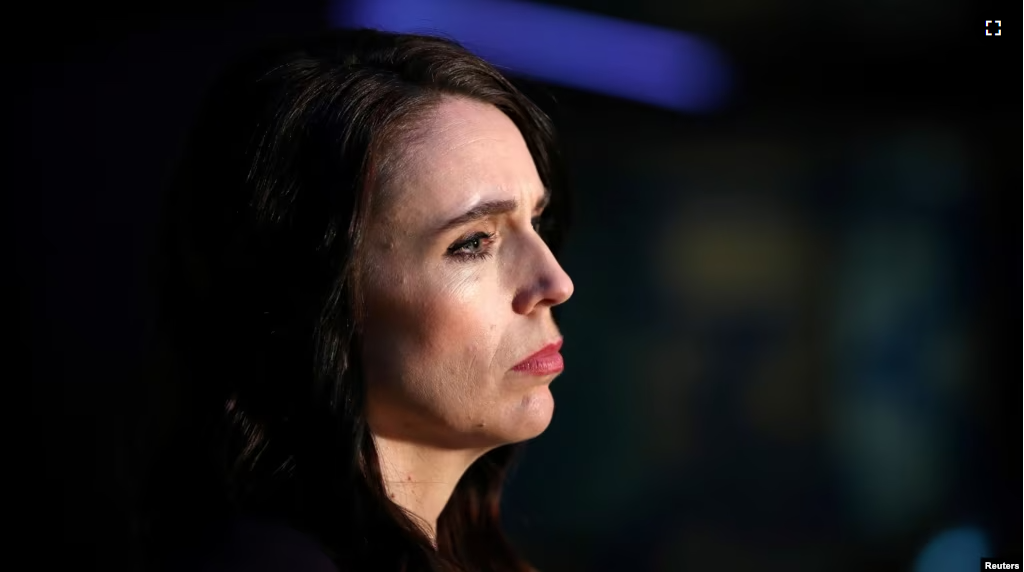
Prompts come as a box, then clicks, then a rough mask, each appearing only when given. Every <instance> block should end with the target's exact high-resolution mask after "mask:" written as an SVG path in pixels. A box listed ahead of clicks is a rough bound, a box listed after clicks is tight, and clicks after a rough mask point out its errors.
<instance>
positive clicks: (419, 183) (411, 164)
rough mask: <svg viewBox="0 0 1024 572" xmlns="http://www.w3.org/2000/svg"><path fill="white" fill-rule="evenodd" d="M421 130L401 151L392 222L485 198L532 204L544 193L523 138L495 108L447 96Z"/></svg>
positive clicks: (391, 185) (393, 181) (391, 186)
mask: <svg viewBox="0 0 1024 572" xmlns="http://www.w3.org/2000/svg"><path fill="white" fill-rule="evenodd" d="M417 131H418V134H417V136H415V137H412V138H410V140H409V141H408V142H407V144H405V145H403V146H402V149H401V150H400V151H399V153H400V157H399V158H398V161H397V162H396V164H395V166H394V171H393V173H392V174H391V176H390V177H389V179H388V182H387V187H388V188H387V189H386V192H385V195H386V196H387V197H388V200H387V202H388V203H389V205H390V207H391V208H386V209H385V210H386V211H388V215H389V218H392V217H394V218H399V219H405V220H407V221H408V222H412V219H423V218H425V217H427V218H429V217H435V218H436V216H437V215H438V213H439V212H442V213H443V212H449V211H453V210H458V209H460V208H462V207H464V206H465V205H467V204H471V203H473V202H476V201H480V200H500V199H516V200H525V201H527V202H529V203H531V204H532V202H534V201H536V200H537V199H538V198H539V197H540V196H542V195H543V192H544V189H543V185H542V183H541V180H540V176H539V175H538V173H537V168H536V165H535V164H534V162H533V157H532V155H531V154H530V151H529V149H528V148H527V146H526V142H525V140H524V139H523V136H522V134H521V133H520V131H519V129H518V128H517V127H516V125H515V123H513V122H512V120H511V119H509V118H508V116H506V115H505V114H504V113H502V112H501V111H500V110H499V109H497V108H496V107H494V106H492V105H489V104H486V103H481V102H477V101H473V100H470V99H466V98H446V99H445V100H443V101H442V103H441V104H439V106H438V108H437V109H436V110H435V111H434V112H433V113H431V114H429V115H427V116H426V117H425V118H424V119H423V123H422V124H421V125H420V126H418V128H417ZM534 194H536V195H537V196H536V197H533V196H532V195H534Z"/></svg>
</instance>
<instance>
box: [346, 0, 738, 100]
mask: <svg viewBox="0 0 1024 572" xmlns="http://www.w3.org/2000/svg"><path fill="white" fill-rule="evenodd" d="M330 19H331V24H332V25H335V26H339V27H348V28H353V27H367V28H375V29H380V30H388V31H393V32H404V33H422V34H435V35H443V36H446V37H449V38H453V39H455V40H457V41H459V42H460V43H462V44H463V45H465V46H466V47H467V48H469V49H470V50H472V51H473V52H475V53H476V54H478V55H480V56H482V57H484V58H485V59H487V60H488V61H490V62H491V63H493V64H495V65H497V66H499V67H501V68H504V69H505V70H506V71H508V72H510V73H513V74H517V75H521V76H526V77H532V78H534V79H537V80H541V81H546V82H550V83H552V84H556V85H562V86H566V87H572V88H577V89H581V90H585V91H592V92H597V93H601V94H605V95H610V96H614V97H620V98H624V99H630V100H634V101H638V102H642V103H646V104H649V105H654V106H657V107H662V108H667V109H671V110H675V111H681V112H706V111H711V110H713V109H715V108H717V107H719V106H721V105H722V104H723V103H724V100H725V97H726V95H727V92H728V88H729V84H730V73H729V66H728V64H727V62H726V59H725V57H724V56H723V54H722V53H721V52H720V51H719V50H718V49H716V48H715V47H714V46H713V45H711V44H710V43H708V42H706V41H704V40H701V39H699V38H697V37H695V36H693V35H690V34H685V33H682V32H676V31H673V30H667V29H664V28H658V27H655V26H649V25H643V24H639V23H635V22H627V21H624V20H618V19H614V18H608V17H603V16H598V15H595V14H587V13H584V12H579V11H574V10H568V9H564V8H556V7H553V6H544V5H540V4H532V3H528V2H514V1H509V0H335V2H334V4H333V5H332V7H331V14H330Z"/></svg>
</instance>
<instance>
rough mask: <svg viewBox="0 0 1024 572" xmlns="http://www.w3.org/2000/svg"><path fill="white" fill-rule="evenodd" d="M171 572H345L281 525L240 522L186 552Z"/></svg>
mask: <svg viewBox="0 0 1024 572" xmlns="http://www.w3.org/2000/svg"><path fill="white" fill-rule="evenodd" d="M169 568H170V572H178V571H181V572H184V571H186V570H189V571H196V572H242V571H245V572H286V571H288V572H290V571H294V572H341V571H339V570H338V568H337V567H336V566H335V565H334V563H333V562H332V561H331V559H330V558H329V557H328V556H327V554H326V553H325V552H324V551H323V549H322V548H321V547H320V545H319V544H318V543H317V542H316V541H315V540H313V539H312V538H310V537H309V536H307V535H305V534H303V533H302V532H300V531H298V530H296V529H294V528H292V527H290V526H288V525H286V524H283V523H280V522H275V521H269V520H260V519H252V518H237V519H232V520H230V521H228V522H225V523H222V524H220V525H218V526H216V527H215V528H213V529H211V531H210V533H208V534H207V535H206V538H205V539H204V541H203V542H202V543H200V544H199V545H197V546H193V547H190V548H189V549H188V550H185V551H182V553H180V554H179V556H178V557H177V558H175V559H174V561H173V562H172V563H171V565H170V567H169Z"/></svg>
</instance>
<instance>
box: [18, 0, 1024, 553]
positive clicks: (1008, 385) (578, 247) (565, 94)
mask: <svg viewBox="0 0 1024 572" xmlns="http://www.w3.org/2000/svg"><path fill="white" fill-rule="evenodd" d="M551 3H556V4H560V5H563V6H568V7H573V8H578V9H583V10H588V11H592V12H596V13H601V14H605V15H610V16H614V17H619V18H623V19H630V20H635V21H640V22H648V23H654V24H657V25H659V26H664V27H674V28H677V29H680V30H685V31H687V32H693V33H697V34H700V35H701V36H703V37H704V38H706V39H708V40H709V41H711V42H712V43H714V44H715V45H716V46H717V47H718V48H719V49H721V50H722V51H723V52H724V53H725V54H727V56H728V58H729V60H730V62H731V65H732V71H733V74H734V77H735V79H736V84H735V86H734V89H733V91H732V93H731V96H730V98H729V100H728V101H727V102H723V105H722V106H721V108H720V109H719V110H717V111H714V112H709V113H703V114H686V113H676V112H668V111H664V110H659V109H655V108H652V107H646V106H643V105H640V104H635V103H629V102H626V101H621V100H616V99H612V98H606V97H602V96H599V95H594V94H589V93H584V92H580V91H574V90H569V89H563V88H558V87H556V86H546V85H539V84H537V83H528V82H526V83H524V87H525V89H527V90H528V91H529V92H530V93H531V94H534V95H536V96H537V98H538V100H539V101H540V102H541V104H542V106H543V107H545V108H546V109H547V110H548V111H549V112H550V113H551V114H552V116H553V117H554V118H555V120H556V123H557V126H558V127H559V129H560V131H561V133H562V135H563V138H564V142H565V147H566V152H567V156H568V158H569V161H570V163H569V164H570V168H571V172H572V174H573V179H574V183H575V193H576V195H577V199H578V216H577V225H576V227H575V228H574V233H573V235H572V238H571V240H570V243H569V246H568V248H567V251H566V252H565V254H564V257H563V260H564V265H565V268H566V270H567V271H568V272H569V274H570V276H572V277H573V280H574V282H575V285H576V294H575V296H574V298H573V300H572V301H570V303H568V304H567V305H566V307H565V311H564V314H563V316H564V317H563V329H564V333H565V335H566V345H565V349H564V354H565V355H566V359H567V364H568V368H567V371H566V373H565V374H564V375H563V376H562V377H560V378H559V380H558V381H557V382H556V384H555V385H554V386H553V391H554V392H555V396H556V400H557V402H558V413H557V415H556V416H555V421H554V422H553V423H552V426H551V427H550V429H549V430H548V432H547V433H545V434H544V435H543V436H542V437H540V438H539V439H537V440H536V441H535V442H534V443H532V444H531V445H530V447H529V449H528V452H527V455H526V457H525V458H524V460H523V463H522V465H521V466H520V468H519V469H518V472H517V473H516V475H515V477H514V478H513V480H512V481H511V483H510V488H509V493H508V500H509V509H508V513H509V519H510V528H511V530H512V531H513V533H514V534H515V536H516V537H517V539H518V540H519V541H520V544H521V545H522V546H523V548H524V550H525V551H526V552H527V554H528V555H529V556H530V557H531V558H532V559H533V561H534V562H535V563H536V564H537V565H538V566H539V567H540V568H541V569H543V570H546V571H559V570H561V571H573V570H587V571H605V570H608V571H611V570H616V571H618V570H659V571H660V570H666V571H675V570H713V569H726V570H754V569H757V570H818V569H826V568H827V569H831V570H908V571H909V570H915V571H916V570H925V569H927V570H940V569H941V570H961V569H963V570H973V569H976V568H975V567H976V566H977V562H978V561H977V558H978V557H980V556H1019V555H1020V553H1021V537H1022V535H1021V533H1022V531H1021V522H1022V515H1021V506H1022V498H1021V490H1022V489H1020V488H1017V487H1019V486H1021V483H1022V478H1021V458H1020V452H1021V450H1022V449H1021V444H1020V441H1019V440H1018V435H1020V433H1019V430H1020V428H1021V425H1022V424H1021V406H1020V403H1021V401H1018V399H1019V395H1020V394H1019V393H1018V390H1019V388H1020V387H1021V386H1020V385H1019V384H1020V381H1019V380H1020V378H1018V377H1017V375H1019V370H1017V369H1016V367H1017V365H1016V363H1017V362H1016V356H1017V354H1016V343H1017V340H1018V338H1017V332H1018V331H1017V330H1016V328H1017V325H1016V321H1015V320H1011V319H1010V316H1012V315H1016V308H1017V303H1016V289H1017V288H1018V287H1019V286H1020V278H1019V277H1020V276H1021V275H1020V274H1017V272H1018V270H1017V266H1016V261H1017V260H1019V259H1018V258H1016V257H1017V256H1018V254H1017V253H1018V252H1019V251H1018V250H1017V247H1016V246H1013V247H1012V248H1011V245H1015V244H1017V243H1016V237H1017V233H1018V232H1020V228H1021V227H1020V226H1018V222H1017V221H1018V219H1017V218H1016V210H1015V209H1016V208H1017V204H1018V201H1017V199H1018V197H1020V196H1021V195H1020V193H1021V188H1022V181H1021V178H1020V171H1018V170H1017V169H1018V168H1019V167H1020V164H1019V163H1017V162H1016V160H1017V156H1018V155H1017V153H1018V152H1020V151H1021V148H1020V147H1019V146H1018V143H1017V140H1016V136H1017V135H1016V127H1011V126H1013V125H1016V121H1018V120H1019V119H1020V115H1019V112H1018V110H1017V107H1016V105H1017V104H1016V93H1017V89H1019V86H1020V85H1021V83H1020V79H1021V77H1020V75H1019V72H1018V71H1017V70H1020V69H1021V68H1018V67H1017V65H1019V64H1020V61H1019V60H1018V59H1017V58H1018V56H1017V54H1018V52H1016V45H1017V44H1016V42H1017V41H1020V22H1021V19H1020V8H1019V5H1014V4H1011V3H1009V2H1007V3H1004V4H996V3H990V4H979V3H975V2H966V1H955V0H940V1H934V0H933V1H925V0H884V1H883V0H873V1H869V2H863V1H854V0H842V1H829V2H811V1H808V0H770V1H755V0H727V1H726V0H695V1H693V2H667V1H654V0H632V1H629V2H626V1H621V0H590V1H587V0H563V1H560V2H551ZM326 14H327V5H326V4H325V3H317V2H305V1H304V2H294V1H293V2H284V1H283V0H276V1H269V0H267V1H260V2H207V3H202V4H199V3H192V4H190V3H180V2H179V3H157V4H150V5H144V4H142V3H139V4H136V5H134V6H130V7H125V6H121V5H115V4H114V3H111V2H99V3H89V4H85V3H79V4H71V3H67V4H60V3H57V4H46V5H35V6H32V7H30V8H26V7H24V6H21V7H13V8H11V9H10V10H9V12H8V20H7V28H8V31H7V34H6V37H5V40H4V44H5V46H6V50H5V53H6V54H7V56H8V60H9V61H8V65H7V66H6V69H7V71H8V73H9V74H10V75H8V76H7V77H6V78H5V82H4V83H5V90H4V91H5V95H4V99H5V101H6V102H7V109H8V112H9V117H8V122H9V125H10V126H13V128H10V130H9V131H8V133H9V137H8V140H9V144H10V145H11V147H10V150H11V151H13V152H12V153H8V154H7V155H8V157H11V158H13V160H12V161H11V165H10V167H9V173H11V174H13V176H10V175H9V176H8V177H7V178H6V180H7V181H8V185H9V186H7V188H6V189H5V190H6V192H5V195H6V196H8V197H12V198H13V199H14V200H13V201H11V202H9V203H8V207H7V208H6V209H4V210H5V214H6V218H7V219H8V224H6V225H4V226H5V229H10V230H11V231H12V233H11V237H10V239H9V243H11V244H13V245H14V249H13V261H14V264H13V266H14V267H13V269H11V270H10V271H9V272H10V274H9V275H10V276H12V277H13V278H14V282H15V289H16V290H15V292H14V296H13V297H12V298H11V299H12V301H13V304H14V305H15V307H16V311H15V313H14V315H15V321H14V327H13V329H14V331H15V336H14V340H15V345H13V346H11V349H12V350H13V351H12V356H13V360H12V364H13V366H12V367H11V368H10V372H11V377H9V378H8V379H7V384H6V385H7V386H8V387H9V394H8V398H7V399H6V400H5V403H6V406H7V409H8V415H7V418H8V419H10V420H12V421H13V426H12V428H11V429H9V431H8V439H7V440H8V447H7V449H8V454H7V455H6V457H7V463H8V466H9V467H11V468H10V469H9V471H10V473H11V474H12V475H13V476H16V477H19V479H18V482H17V484H16V485H12V486H10V487H9V489H8V495H9V498H8V499H7V502H8V506H9V507H10V508H11V509H13V510H14V512H10V522H9V524H11V525H12V526H14V527H15V528H16V529H17V531H18V532H20V533H21V534H23V535H24V536H25V540H24V542H21V543H20V544H19V546H20V547H21V549H22V550H25V551H29V552H28V554H29V555H30V556H32V557H33V558H35V559H36V560H35V564H32V567H33V568H35V567H37V566H39V565H43V566H48V565H50V564H54V563H53V562H52V560H53V559H55V558H56V559H61V561H62V562H63V561H64V559H66V562H67V565H69V566H70V567H73V568H75V569H92V568H93V567H94V566H95V567H96V569H104V570H118V569H126V570H128V569H136V567H137V563H138V554H137V553H136V551H135V548H134V546H135V545H134V542H133V536H134V534H135V529H134V527H135V526H136V524H135V522H136V521H135V517H134V512H133V503H134V494H135V491H136V490H137V486H136V483H135V480H134V479H133V477H132V474H133V473H132V465H131V463H130V458H129V456H128V455H127V454H126V453H125V451H126V450H130V448H128V447H126V446H125V445H126V444H127V445H131V444H132V442H133V441H132V440H133V439H136V438H137V437H138V434H139V431H140V427H142V426H144V422H145V421H146V420H145V419H144V418H142V419H140V414H139V413H138V412H139V411H144V410H145V409H143V408H142V400H143V399H144V396H145V395H147V392H146V388H145V387H140V386H141V385H142V384H143V383H144V382H143V381H142V380H143V379H144V378H143V377H142V376H141V375H140V372H141V371H143V370H144V369H145V366H146V350H147V348H148V343H149V342H150V341H151V340H152V338H153V328H152V318H151V312H150V308H151V303H152V298H151V291H150V289H149V286H148V284H147V282H146V280H145V270H146V268H147V265H148V264H149V257H150V255H151V249H152V245H153V238H154V236H155V226H156V223H157V220H158V217H159V204H160V203H159V200H160V196H161V193H162V191H163V188H164V185H165V182H166V179H167V176H168V175H169V173H170V172H171V170H172V169H173V166H174V163H175V159H176V157H177V155H178V153H179V151H180V145H181V144H182V141H183V137H184V134H185V132H186V130H187V128H188V126H189V124H190V122H191V121H192V119H193V114H194V112H195V111H196V106H197V104H198V103H199V100H200V98H201V97H202V95H203V93H204V89H205V88H206V86H207V85H208V84H209V82H210V81H211V79H212V78H213V77H214V76H215V75H216V73H217V71H218V70H219V69H220V67H221V66H222V65H224V64H225V63H226V62H227V61H228V60H229V59H230V58H231V57H233V56H234V55H235V54H237V53H239V52H240V51H242V50H244V49H246V48H248V47H250V46H252V45H254V44H256V43H259V42H261V41H263V40H265V39H267V38H268V37H271V36H274V35H279V34H288V33H294V32H301V31H309V30H316V29H322V28H324V27H325V26H327V22H326ZM987 19H1001V20H1002V21H1003V35H1002V36H1001V37H998V38H994V37H985V36H984V24H983V22H984V20H987ZM1011 129H1012V130H1011ZM1011 211H1012V212H1011ZM1011 348H1012V352H1013V353H1012V355H1011ZM1011 357H1012V358H1013V359H1012V364H1011ZM25 380H28V383H24V381H25ZM26 389H27V393H26V395H22V394H21V393H22V392H24V390H26ZM25 403H30V404H31V406H30V407H28V406H25V405H24V404H25ZM12 554H19V552H18V551H15V552H13V553H12ZM929 558H932V559H937V560H928V559H929ZM958 559H960V560H958ZM936 561H937V562H941V563H942V565H944V566H946V568H942V567H941V566H939V567H936V566H938V565H932V563H934V562H936ZM965 566H969V567H965Z"/></svg>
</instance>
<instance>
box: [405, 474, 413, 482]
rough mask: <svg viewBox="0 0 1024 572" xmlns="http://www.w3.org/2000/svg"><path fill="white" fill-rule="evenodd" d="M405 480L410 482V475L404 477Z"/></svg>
mask: <svg viewBox="0 0 1024 572" xmlns="http://www.w3.org/2000/svg"><path fill="white" fill-rule="evenodd" d="M405 480H407V481H409V482H410V483H411V482H412V475H406V477H405Z"/></svg>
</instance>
